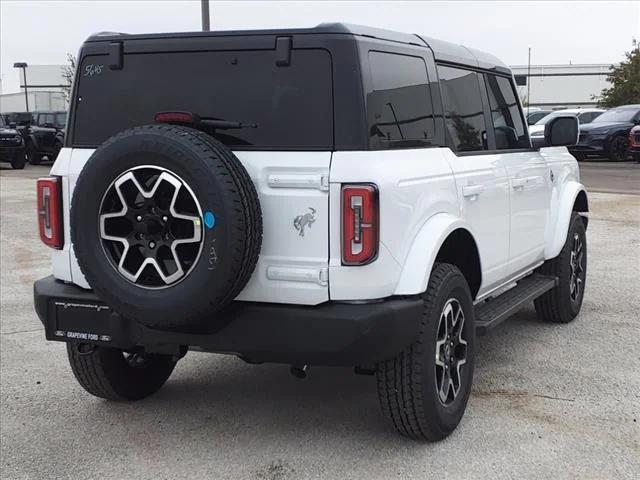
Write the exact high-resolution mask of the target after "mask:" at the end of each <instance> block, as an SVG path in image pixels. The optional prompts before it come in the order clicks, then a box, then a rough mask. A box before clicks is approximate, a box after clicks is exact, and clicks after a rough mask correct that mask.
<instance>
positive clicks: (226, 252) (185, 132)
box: [71, 125, 262, 329]
mask: <svg viewBox="0 0 640 480" xmlns="http://www.w3.org/2000/svg"><path fill="white" fill-rule="evenodd" d="M71 239H72V241H73V248H74V252H75V256H76V258H77V260H78V264H79V266H80V269H81V270H82V273H83V274H84V276H85V278H86V279H87V281H88V283H89V285H91V287H92V288H93V289H94V291H95V292H96V294H97V295H98V297H100V298H101V299H102V300H103V301H104V302H106V303H107V304H108V305H109V306H111V307H112V308H113V309H114V310H115V311H117V312H118V313H120V314H121V315H123V316H124V317H125V318H129V319H133V320H137V321H139V322H141V323H144V324H145V325H147V326H151V327H156V328H167V329H180V328H183V327H192V326H195V325H209V324H212V323H215V321H216V320H215V315H214V314H215V312H216V311H218V310H219V309H221V308H222V307H224V306H225V305H227V304H228V303H230V302H231V301H232V300H233V299H234V298H235V297H236V296H237V295H238V294H239V293H240V291H241V290H242V289H243V288H244V286H245V285H246V283H247V282H248V281H249V278H250V277H251V274H252V273H253V270H254V268H255V266H256V263H257V260H258V255H259V252H260V247H261V242H262V213H261V209H260V202H259V200H258V195H257V193H256V189H255V187H254V185H253V182H252V181H251V178H250V177H249V175H248V173H247V171H246V170H245V169H244V167H243V165H242V164H241V163H240V161H239V160H238V159H237V157H236V156H235V155H234V154H233V153H232V152H231V151H230V150H229V149H228V148H227V147H225V146H224V145H223V144H222V143H220V142H219V141H217V140H216V139H214V138H213V137H211V136H209V135H207V134H205V133H202V132H200V131H198V130H195V129H192V128H188V127H183V126H176V125H146V126H142V127H136V128H132V129H129V130H126V131H124V132H122V133H119V134H117V135H115V136H113V137H112V138H110V139H109V140H107V141H106V142H105V143H104V144H103V145H102V146H100V147H99V148H98V149H97V150H96V151H95V152H94V153H93V155H92V156H91V158H90V159H89V160H88V162H87V164H86V165H85V167H84V168H83V170H82V172H81V173H80V176H79V178H78V181H77V183H76V187H75V190H74V193H73V199H72V203H71Z"/></svg>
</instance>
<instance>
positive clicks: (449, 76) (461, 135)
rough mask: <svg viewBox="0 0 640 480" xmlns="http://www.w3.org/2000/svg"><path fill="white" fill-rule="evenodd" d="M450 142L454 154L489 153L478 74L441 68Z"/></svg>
mask: <svg viewBox="0 0 640 480" xmlns="http://www.w3.org/2000/svg"><path fill="white" fill-rule="evenodd" d="M438 75H439V77H440V88H441V89H442V101H443V103H444V114H445V120H446V123H447V132H448V143H449V145H450V147H451V148H452V149H453V150H454V151H458V152H465V151H474V150H486V149H487V144H486V132H487V127H486V124H485V121H484V110H483V107H482V97H481V92H480V84H479V82H478V74H477V73H476V72H471V71H469V70H462V69H459V68H453V67H445V66H442V65H438Z"/></svg>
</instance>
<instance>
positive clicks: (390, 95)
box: [367, 51, 435, 149]
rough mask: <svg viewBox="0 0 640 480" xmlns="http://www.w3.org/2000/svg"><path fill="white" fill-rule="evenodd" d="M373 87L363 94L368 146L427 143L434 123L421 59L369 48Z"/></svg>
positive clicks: (383, 146)
mask: <svg viewBox="0 0 640 480" xmlns="http://www.w3.org/2000/svg"><path fill="white" fill-rule="evenodd" d="M369 64H370V67H371V81H372V87H373V90H372V91H371V92H369V93H368V94H367V117H368V123H369V139H370V140H369V142H370V146H371V148H374V149H385V148H394V149H395V148H402V147H403V146H404V147H412V146H428V145H430V144H431V143H430V141H429V140H430V139H432V138H433V136H434V130H435V123H434V119H433V109H432V103H431V92H430V89H429V78H428V76H427V67H426V65H425V63H424V60H423V59H422V58H419V57H411V56H408V55H398V54H394V53H384V52H375V51H372V52H369Z"/></svg>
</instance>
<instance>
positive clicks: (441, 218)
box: [394, 213, 473, 295]
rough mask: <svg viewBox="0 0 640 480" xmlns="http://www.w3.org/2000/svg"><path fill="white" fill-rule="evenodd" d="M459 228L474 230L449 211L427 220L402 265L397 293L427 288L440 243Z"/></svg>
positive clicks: (416, 292) (411, 293)
mask: <svg viewBox="0 0 640 480" xmlns="http://www.w3.org/2000/svg"><path fill="white" fill-rule="evenodd" d="M460 228H462V229H464V230H467V231H468V232H469V233H470V234H471V228H470V227H469V225H468V224H467V223H466V222H464V221H463V220H461V219H460V218H458V217H455V216H453V215H451V214H450V213H437V214H435V215H433V216H432V217H430V218H429V219H428V220H427V221H426V222H425V223H424V225H423V226H422V228H421V229H420V231H419V232H418V234H417V235H416V237H415V238H414V240H413V243H412V245H411V248H410V249H409V253H408V255H407V257H406V258H405V261H404V263H403V265H402V271H401V273H400V279H399V280H398V284H397V286H396V290H395V292H394V294H395V295H416V294H420V293H423V292H424V291H426V289H427V284H428V283H429V277H430V276H431V270H432V269H433V264H434V262H435V260H436V257H437V255H438V252H439V251H440V247H441V246H442V244H443V243H444V242H445V240H446V239H447V237H448V236H449V235H450V234H451V233H452V232H453V231H455V230H458V229H460ZM472 236H473V234H472Z"/></svg>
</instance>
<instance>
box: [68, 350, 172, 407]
mask: <svg viewBox="0 0 640 480" xmlns="http://www.w3.org/2000/svg"><path fill="white" fill-rule="evenodd" d="M67 354H68V356H69V363H70V364H71V369H72V370H73V374H74V375H75V377H76V380H78V383H80V385H81V386H82V388H84V389H85V390H86V391H87V392H89V393H90V394H91V395H95V396H96V397H100V398H106V399H107V400H118V401H125V400H140V399H143V398H145V397H148V396H149V395H151V394H153V393H155V392H157V391H158V390H159V389H160V387H162V385H164V383H165V382H166V381H167V379H168V378H169V376H170V375H171V372H173V369H174V367H175V366H176V360H175V358H174V357H172V356H171V355H157V354H148V353H143V352H123V351H122V350H116V349H114V348H106V347H97V346H94V345H89V344H86V343H67Z"/></svg>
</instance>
